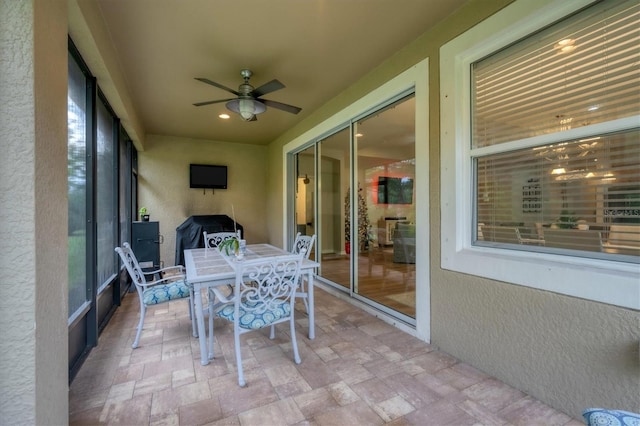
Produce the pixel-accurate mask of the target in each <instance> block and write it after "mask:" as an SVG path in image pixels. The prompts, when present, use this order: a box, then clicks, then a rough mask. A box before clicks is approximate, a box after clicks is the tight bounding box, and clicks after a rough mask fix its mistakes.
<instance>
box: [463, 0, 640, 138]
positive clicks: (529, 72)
mask: <svg viewBox="0 0 640 426" xmlns="http://www.w3.org/2000/svg"><path fill="white" fill-rule="evenodd" d="M639 18H640V3H639V2H637V1H635V0H634V1H627V2H622V3H621V2H617V1H616V2H614V1H609V2H603V3H600V4H598V5H596V6H594V7H591V8H589V9H587V10H586V11H583V12H581V13H578V14H576V15H574V16H572V17H570V18H568V19H566V20H564V21H562V22H560V23H558V24H555V25H553V26H551V27H549V28H547V29H546V30H544V31H541V32H540V33H538V34H536V35H534V36H531V37H527V38H526V39H524V40H522V41H520V42H518V43H516V44H514V45H512V46H510V47H508V48H506V49H504V50H502V51H500V52H498V53H496V54H494V55H491V56H490V57H488V58H486V59H484V60H481V61H479V62H476V63H475V64H473V85H474V96H473V123H472V124H473V138H472V144H473V147H474V148H479V147H484V146H490V145H495V144H499V143H503V142H507V141H513V140H519V139H524V138H528V137H532V136H538V135H541V134H548V133H555V132H559V131H564V130H568V129H571V128H575V127H580V126H585V125H589V124H594V123H602V122H606V121H611V120H615V119H618V118H623V117H629V116H634V115H637V114H638V105H639V100H640V89H639V88H640V73H639V66H640V65H639V61H638V60H639V54H640V49H639V46H640V23H639V22H640V19H639Z"/></svg>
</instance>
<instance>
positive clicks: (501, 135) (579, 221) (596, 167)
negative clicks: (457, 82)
mask: <svg viewBox="0 0 640 426" xmlns="http://www.w3.org/2000/svg"><path fill="white" fill-rule="evenodd" d="M639 18H640V3H638V2H637V1H630V2H601V3H598V4H596V5H595V6H593V7H591V8H589V9H586V10H584V11H582V12H580V13H577V14H575V15H573V16H571V17H569V18H567V19H565V20H563V21H561V22H559V23H556V24H554V25H552V26H550V27H548V28H546V29H545V30H543V31H541V32H539V33H537V34H535V35H533V36H530V37H527V38H526V39H524V40H522V41H520V42H517V43H515V44H513V45H511V46H509V47H507V48H505V49H503V50H502V51H500V52H498V53H496V54H494V55H491V56H490V57H487V58H485V59H483V60H480V61H478V62H476V63H474V64H473V65H472V83H473V93H472V99H473V101H472V142H471V148H472V151H471V152H472V160H473V165H474V179H475V196H474V201H475V203H474V205H475V219H476V222H477V228H475V229H477V231H476V234H477V238H476V243H477V244H479V245H503V244H513V245H517V246H518V248H521V249H525V250H532V251H551V252H557V253H559V254H574V255H575V254H576V253H575V251H579V252H580V253H578V254H579V255H581V256H588V257H600V258H614V259H616V260H623V261H632V262H637V261H638V259H640V133H639V131H638V124H640V123H638V120H637V118H638V114H639V112H640V49H639V46H640V25H639V21H640V19H639ZM629 118H631V119H632V120H631V121H629ZM634 118H635V120H634ZM620 119H627V120H620ZM629 122H631V123H632V125H631V126H630V125H629ZM619 123H621V124H619ZM584 126H591V127H589V129H593V133H592V134H590V135H589V136H588V137H581V138H579V139H572V138H570V137H569V135H567V134H566V132H568V131H570V130H571V129H575V128H578V127H584ZM616 126H617V127H616ZM540 135H552V137H551V139H552V140H553V143H548V142H545V145H540V146H535V147H533V148H531V147H530V144H529V145H527V147H526V148H518V146H519V145H518V142H519V141H526V139H527V138H532V137H536V136H540ZM547 140H548V139H547ZM514 142H515V144H514ZM507 143H509V144H507ZM501 146H504V148H501ZM485 147H493V148H494V149H492V150H491V153H490V154H483V153H481V154H479V155H475V154H474V150H478V149H479V150H480V151H482V150H481V148H485ZM567 250H571V252H570V253H569V252H567ZM612 256H615V257H612Z"/></svg>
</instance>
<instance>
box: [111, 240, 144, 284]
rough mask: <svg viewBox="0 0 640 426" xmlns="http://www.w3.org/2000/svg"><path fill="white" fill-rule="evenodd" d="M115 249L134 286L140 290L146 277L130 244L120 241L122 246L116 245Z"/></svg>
mask: <svg viewBox="0 0 640 426" xmlns="http://www.w3.org/2000/svg"><path fill="white" fill-rule="evenodd" d="M115 250H116V253H118V254H119V255H120V259H121V260H122V263H124V267H125V268H126V269H127V272H128V273H129V276H130V277H131V280H132V281H133V283H134V284H135V285H136V288H137V289H138V291H142V288H141V287H140V286H141V285H143V284H146V283H147V279H146V277H145V275H144V272H143V271H142V268H141V267H140V264H138V259H137V258H136V255H135V254H134V253H133V250H132V249H131V246H130V245H129V243H122V247H116V249H115Z"/></svg>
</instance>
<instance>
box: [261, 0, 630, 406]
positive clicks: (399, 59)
mask: <svg viewBox="0 0 640 426" xmlns="http://www.w3.org/2000/svg"><path fill="white" fill-rule="evenodd" d="M509 3H510V1H509V0H503V1H498V0H496V1H488V0H474V1H470V2H469V3H468V4H466V5H465V6H464V7H463V8H462V9H460V10H459V11H458V12H457V13H456V14H454V15H453V16H451V17H450V18H449V19H448V20H446V21H445V22H443V23H441V24H440V25H439V26H437V27H436V28H434V29H433V30H431V31H429V32H427V33H425V34H424V35H423V36H421V37H420V38H418V39H417V40H416V41H415V42H413V43H412V44H411V45H409V46H407V48H405V49H403V50H402V51H400V52H398V53H397V54H396V55H395V56H394V57H392V58H391V59H389V60H388V61H386V62H385V63H383V64H382V65H381V66H380V67H379V68H377V69H375V70H373V71H372V72H371V73H370V74H368V75H367V76H364V77H363V78H362V79H361V80H360V81H358V82H357V83H356V84H355V85H354V86H352V87H351V88H349V89H348V90H346V91H345V92H343V93H342V94H341V95H340V96H338V97H337V98H335V99H333V100H332V101H331V102H329V103H328V104H326V105H324V106H323V107H322V108H321V109H319V110H317V111H315V112H314V113H313V114H312V115H310V116H309V117H308V118H307V119H305V121H303V122H302V123H301V124H300V125H299V126H297V127H295V128H293V129H290V131H288V132H287V133H286V134H284V135H283V136H282V137H281V138H279V139H278V140H277V141H275V142H274V143H272V144H271V145H270V146H269V168H270V180H269V192H270V193H271V197H270V198H269V201H268V203H269V220H268V223H269V237H270V239H272V240H281V239H282V235H283V226H282V220H281V217H282V213H283V211H282V196H283V195H282V194H283V184H282V182H283V181H282V179H283V178H284V169H283V167H284V165H283V161H282V159H283V155H282V150H283V146H284V145H285V144H287V143H289V142H290V141H292V140H293V139H295V138H296V137H297V136H299V135H301V134H303V133H305V132H306V131H308V130H309V129H312V128H313V127H314V126H317V125H320V124H321V123H323V122H324V121H326V120H328V119H331V117H332V114H335V112H336V111H340V110H342V109H344V108H345V107H346V106H348V105H349V104H351V103H353V102H355V101H357V100H358V99H360V98H362V97H363V96H365V95H366V94H367V93H369V92H371V91H372V90H374V89H375V88H377V87H378V86H380V85H382V84H383V83H384V82H386V81H388V80H389V79H391V78H392V77H393V76H395V75H397V74H399V73H400V72H402V71H404V70H405V69H407V68H408V67H410V66H412V65H413V64H415V63H417V62H419V61H420V60H422V59H424V58H429V111H430V114H429V118H428V120H429V141H430V145H429V148H428V149H429V158H430V163H429V187H428V191H423V189H425V186H424V185H420V183H419V182H418V183H417V188H418V191H420V192H419V193H418V194H417V196H420V197H429V200H430V201H429V205H430V210H429V215H430V218H431V219H430V223H429V230H430V238H431V243H430V254H431V256H430V258H429V259H422V261H424V262H429V264H430V268H429V269H430V271H431V272H430V277H429V281H430V286H431V293H430V294H431V303H430V307H431V308H430V309H431V315H430V321H431V343H432V344H433V345H434V346H437V347H439V348H441V349H442V350H444V351H446V352H448V353H450V354H452V355H453V356H455V357H457V358H459V359H460V360H462V361H464V362H467V363H469V364H471V365H473V366H475V367H477V368H479V369H480V370H483V371H485V372H487V373H488V374H490V375H492V376H494V377H497V378H499V379H501V380H503V381H505V382H506V383H508V384H511V385H513V386H515V387H517V388H519V389H521V390H523V391H525V392H527V393H529V394H531V395H533V396H534V397H536V398H538V399H540V400H542V401H544V402H546V403H547V404H549V405H551V406H553V407H555V408H557V409H559V410H562V411H564V412H566V413H567V414H569V415H571V416H573V417H575V418H580V417H581V412H582V410H583V409H585V408H587V407H593V406H604V407H613V408H619V409H627V410H631V411H636V412H638V411H640V398H638V395H640V356H639V353H638V350H639V342H640V314H639V313H638V312H637V311H632V310H629V309H623V308H619V307H615V306H610V305H605V304H602V303H596V302H590V301H586V300H582V299H577V298H572V297H567V296H563V295H558V294H554V293H550V292H544V291H539V290H533V289H529V288H525V287H520V286H516V285H513V284H508V283H501V282H495V281H491V280H485V279H480V278H475V277H472V276H468V275H464V274H458V273H452V272H449V271H445V270H442V269H441V268H440V218H441V210H440V209H441V206H440V197H439V188H440V177H439V176H440V167H441V166H440V150H439V145H440V127H439V121H440V105H439V96H440V93H439V89H440V87H439V79H440V75H439V67H440V64H439V49H440V47H441V46H442V45H443V44H444V43H446V42H447V41H449V40H451V39H453V38H454V37H456V36H457V35H459V34H460V33H462V32H464V31H465V30H466V29H468V28H470V27H472V26H473V25H475V24H476V23H478V22H480V21H481V20H482V19H484V18H486V17H487V16H490V15H491V14H493V13H495V12H497V11H498V10H499V9H501V8H502V7H504V6H506V5H507V4H509ZM342 118H343V119H346V118H349V117H342ZM418 220H419V219H418ZM487 267H490V265H488V266H487ZM603 285H606V283H603ZM418 304H419V302H418ZM424 320H425V321H428V319H424Z"/></svg>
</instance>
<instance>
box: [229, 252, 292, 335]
mask: <svg viewBox="0 0 640 426" xmlns="http://www.w3.org/2000/svg"><path fill="white" fill-rule="evenodd" d="M302 260H303V255H302V254H295V255H287V256H274V257H268V258H260V259H255V260H245V261H242V262H238V263H237V264H236V283H235V291H234V293H235V294H236V295H239V296H240V297H236V298H235V309H236V313H238V312H239V310H240V307H242V309H243V310H244V311H245V312H247V313H251V314H253V315H254V317H255V318H256V320H257V321H258V322H255V321H254V323H252V324H240V326H241V327H243V328H262V326H264V325H261V324H260V323H259V321H260V318H261V317H262V315H264V314H265V313H267V312H272V313H273V312H277V313H278V315H282V316H283V317H284V316H286V317H288V316H289V314H290V312H292V311H293V303H294V299H295V293H296V289H297V288H298V282H299V280H300V266H301V264H302ZM284 304H289V307H288V308H284V309H283V305H284ZM287 312H288V313H287ZM235 318H238V315H236V316H235Z"/></svg>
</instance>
